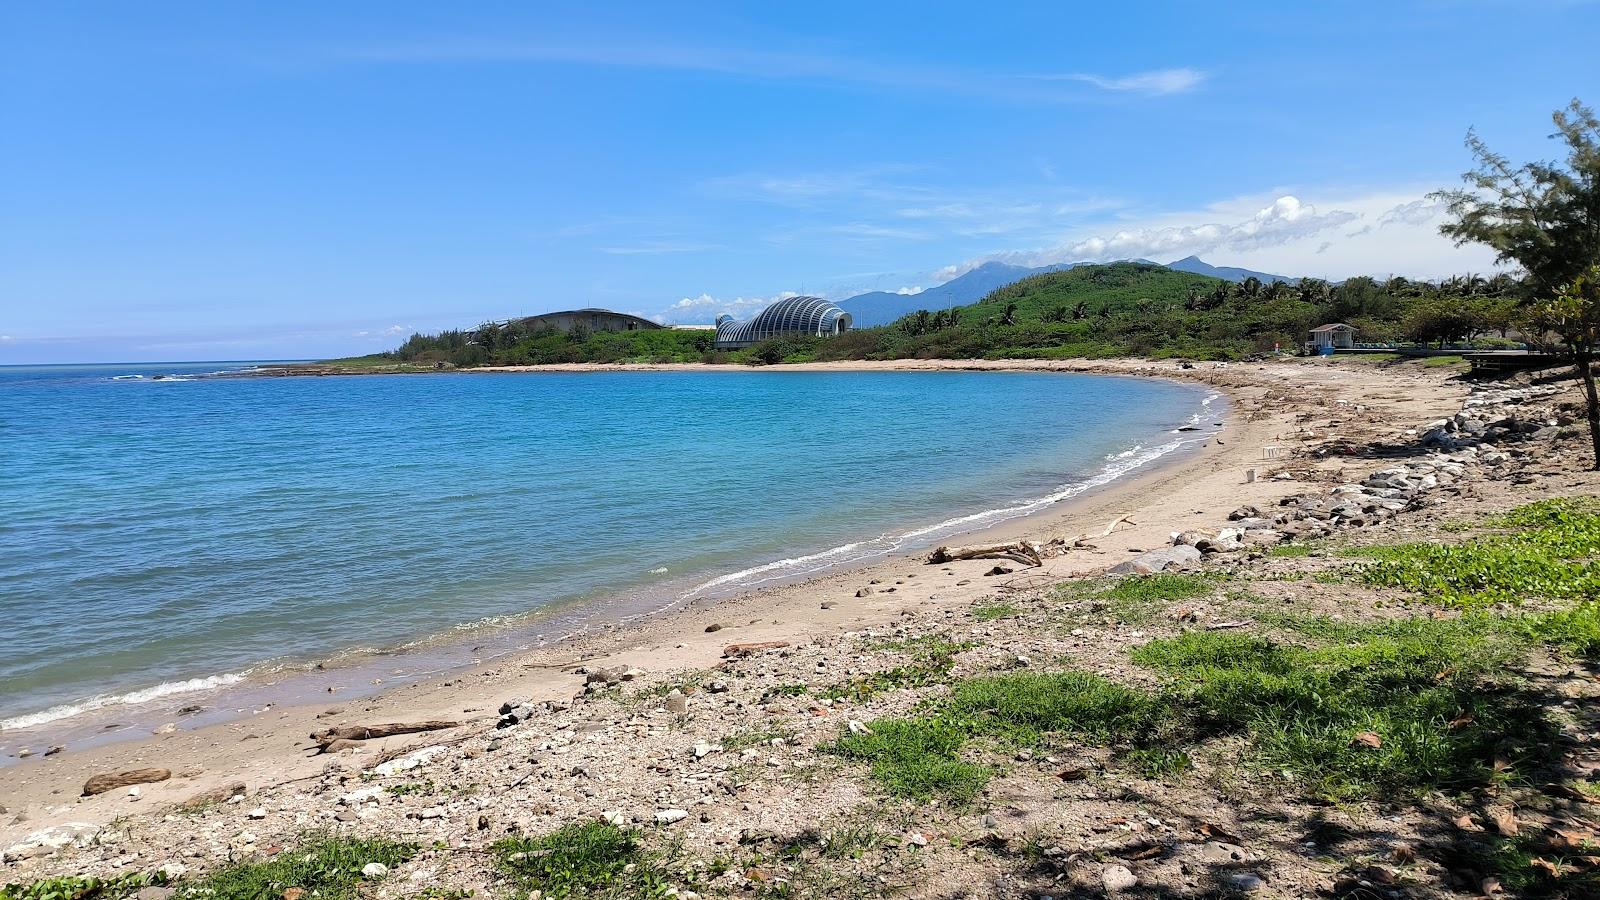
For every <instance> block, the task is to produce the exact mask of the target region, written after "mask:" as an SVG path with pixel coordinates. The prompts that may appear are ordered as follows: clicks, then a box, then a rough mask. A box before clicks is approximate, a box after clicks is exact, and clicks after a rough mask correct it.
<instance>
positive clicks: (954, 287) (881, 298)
mask: <svg viewBox="0 0 1600 900" xmlns="http://www.w3.org/2000/svg"><path fill="white" fill-rule="evenodd" d="M1130 261H1131V262H1150V261H1149V260H1145V259H1136V260H1130ZM1083 265H1093V264H1092V263H1081V262H1080V263H1056V264H1054V265H1049V266H1040V267H1039V268H1036V269H1032V268H1028V267H1027V266H1013V265H1009V264H1007V263H1003V262H986V263H984V264H983V265H981V266H978V267H977V268H975V269H972V270H971V271H968V272H966V273H964V274H961V275H958V276H956V277H955V278H952V279H950V280H949V281H946V282H945V283H944V284H941V285H939V286H938V287H931V288H928V289H927V290H925V291H921V292H919V293H915V294H897V293H890V292H888V291H869V292H868V293H865V294H857V295H855V296H854V297H850V298H848V299H846V300H841V301H840V302H839V307H840V308H841V309H843V310H844V311H845V312H848V313H849V314H850V316H851V318H852V320H853V324H854V326H855V327H856V328H872V327H874V326H877V325H887V324H889V323H890V322H893V321H895V320H896V319H899V318H900V317H902V316H905V315H907V314H909V313H914V312H916V311H917V310H919V309H926V310H940V309H949V308H950V307H952V306H968V305H970V304H973V303H977V302H978V301H979V300H982V299H983V298H984V297H987V296H988V295H989V293H990V292H991V291H994V290H995V289H996V288H1002V287H1005V286H1006V285H1008V284H1012V283H1013V282H1017V281H1021V280H1022V279H1024V278H1027V277H1028V276H1030V275H1038V274H1041V273H1044V272H1062V271H1066V270H1068V269H1071V268H1074V267H1076V266H1083ZM1151 265H1156V263H1151ZM1167 268H1169V269H1174V270H1177V271H1180V272H1192V273H1194V274H1196V275H1208V276H1210V277H1212V278H1221V279H1224V280H1226V281H1233V282H1241V281H1244V280H1245V279H1246V278H1250V277H1252V276H1254V277H1255V278H1258V279H1260V280H1261V281H1263V282H1269V281H1286V282H1289V283H1290V284H1294V283H1296V282H1298V281H1299V280H1300V279H1298V278H1290V277H1288V276H1285V275H1269V274H1267V273H1265V272H1253V271H1251V270H1249V269H1240V268H1235V267H1233V266H1213V265H1210V264H1209V263H1206V262H1205V261H1203V260H1201V259H1200V258H1199V257H1197V256H1189V257H1185V258H1183V259H1180V260H1178V261H1177V262H1173V263H1169V264H1167Z"/></svg>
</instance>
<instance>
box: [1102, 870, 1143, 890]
mask: <svg viewBox="0 0 1600 900" xmlns="http://www.w3.org/2000/svg"><path fill="white" fill-rule="evenodd" d="M1100 883H1101V884H1103V885H1105V886H1106V891H1107V892H1108V893H1116V892H1117V891H1125V890H1128V889H1129V888H1131V887H1133V886H1134V885H1136V884H1138V883H1139V879H1138V878H1136V877H1135V876H1134V874H1133V872H1131V871H1129V870H1128V867H1127V866H1118V865H1111V866H1106V867H1105V868H1104V869H1101V870H1100Z"/></svg>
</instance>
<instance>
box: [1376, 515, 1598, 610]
mask: <svg viewBox="0 0 1600 900" xmlns="http://www.w3.org/2000/svg"><path fill="white" fill-rule="evenodd" d="M1486 524H1488V525H1490V526H1491V527H1500V528H1507V529H1512V531H1510V533H1505V534H1497V535H1494V536H1492V537H1483V538H1478V539H1475V540H1471V541H1467V542H1465V543H1460V544H1435V543H1417V544H1400V545H1397V546H1381V547H1363V548H1358V549H1353V550H1351V551H1349V554H1350V555H1352V556H1360V557H1365V558H1367V559H1369V560H1371V562H1367V563H1364V564H1362V565H1360V566H1359V567H1358V569H1357V573H1356V574H1357V577H1358V578H1359V579H1360V580H1361V581H1362V582H1364V583H1366V584H1368V585H1371V586H1374V587H1393V588H1400V589H1402V590H1406V591H1410V592H1413V593H1417V594H1422V595H1425V597H1426V599H1428V600H1430V601H1433V602H1437V603H1441V604H1444V605H1448V606H1463V607H1471V606H1481V605H1485V604H1491V603H1519V602H1522V601H1524V600H1529V599H1544V600H1570V599H1576V600H1586V599H1590V598H1593V597H1596V596H1600V562H1596V561H1595V557H1596V556H1600V507H1597V505H1596V503H1595V500H1594V498H1590V497H1585V498H1562V499H1554V500H1542V501H1538V502H1536V503H1530V504H1527V505H1524V506H1521V507H1518V508H1517V509H1515V510H1512V511H1511V512H1509V513H1507V514H1505V515H1503V516H1498V517H1496V518H1494V519H1491V520H1489V522H1488V523H1486Z"/></svg>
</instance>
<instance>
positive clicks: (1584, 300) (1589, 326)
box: [1534, 263, 1600, 469]
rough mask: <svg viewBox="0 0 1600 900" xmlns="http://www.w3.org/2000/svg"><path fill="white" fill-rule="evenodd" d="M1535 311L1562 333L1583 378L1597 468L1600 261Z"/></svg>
mask: <svg viewBox="0 0 1600 900" xmlns="http://www.w3.org/2000/svg"><path fill="white" fill-rule="evenodd" d="M1534 314H1535V321H1536V322H1538V323H1539V324H1540V325H1542V326H1544V327H1545V328H1546V329H1547V330H1549V331H1554V332H1555V333H1556V334H1559V335H1561V339H1562V340H1563V341H1566V343H1567V346H1568V347H1571V348H1572V356H1573V359H1574V360H1576V362H1577V369H1578V376H1579V377H1580V378H1581V379H1582V381H1583V398H1584V401H1585V402H1584V406H1585V407H1587V411H1588V414H1589V442H1590V444H1592V445H1593V448H1594V458H1595V464H1594V467H1595V468H1596V469H1600V393H1597V392H1596V390H1595V383H1594V354H1595V348H1596V347H1597V346H1600V263H1597V264H1595V265H1592V266H1590V267H1589V268H1588V269H1587V270H1586V271H1585V272H1583V274H1581V275H1579V276H1578V277H1577V278H1574V279H1573V280H1572V282H1571V283H1570V284H1568V285H1566V286H1565V287H1563V288H1562V289H1561V290H1559V291H1557V292H1556V295H1555V296H1554V297H1553V298H1551V299H1549V300H1545V301H1541V302H1538V303H1535V304H1534Z"/></svg>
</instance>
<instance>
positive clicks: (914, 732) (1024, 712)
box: [834, 672, 1156, 802]
mask: <svg viewBox="0 0 1600 900" xmlns="http://www.w3.org/2000/svg"><path fill="white" fill-rule="evenodd" d="M1155 712H1156V707H1155V705H1154V704H1153V703H1152V702H1151V700H1150V698H1149V697H1147V696H1146V695H1145V694H1143V693H1141V692H1139V691H1135V690H1132V689H1131V688H1126V687H1123V686H1121V685H1118V684H1116V683H1115V682H1112V681H1108V680H1106V679H1104V678H1100V677H1099V676H1096V675H1090V674H1087V673H1084V672H1058V673H1048V674H1041V673H1032V672H1029V673H1020V674H1015V675H1000V676H994V677H988V678H974V679H970V680H968V681H964V682H961V683H960V684H958V685H956V687H955V689H954V690H953V691H952V692H951V695H950V697H949V698H947V699H946V700H945V701H943V702H942V703H939V704H937V705H936V706H935V707H934V708H933V709H931V710H930V713H929V715H927V716H925V717H922V718H906V719H880V720H879V721H877V722H874V723H872V725H871V726H870V727H871V731H870V733H868V734H846V735H844V736H842V737H841V738H840V739H839V742H838V743H837V744H836V745H835V748H834V749H835V750H836V751H837V752H839V753H841V754H842V755H843V756H845V757H846V758H849V759H855V760H859V761H863V762H866V763H868V764H870V766H871V770H872V776H873V778H874V779H875V780H877V782H878V783H879V784H880V785H882V786H883V787H884V788H885V789H886V790H887V791H888V792H889V793H891V794H893V795H895V796H899V797H911V798H917V799H926V798H928V797H931V796H934V795H940V796H943V797H946V798H948V799H950V800H953V801H956V802H965V801H967V800H970V799H971V798H972V797H973V796H975V795H976V794H977V792H978V791H980V790H982V789H983V786H984V785H985V784H987V783H988V780H989V778H990V776H991V775H993V769H991V768H990V767H988V766H984V765H979V764H976V763H973V762H970V761H968V760H965V759H963V758H962V756H961V753H962V751H963V749H964V748H966V746H967V745H968V743H969V742H970V741H973V740H974V739H977V738H990V739H992V740H995V741H997V742H1000V743H1004V744H1008V745H1021V746H1027V745H1032V744H1037V743H1040V742H1042V741H1044V740H1045V739H1047V738H1049V737H1050V736H1052V735H1070V736H1074V737H1080V738H1084V739H1087V740H1091V741H1094V742H1098V743H1108V742H1114V741H1121V740H1125V739H1130V738H1134V737H1136V736H1142V735H1144V734H1145V733H1147V732H1149V731H1150V730H1151V729H1152V726H1153V725H1154V723H1155V719H1154V714H1155Z"/></svg>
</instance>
